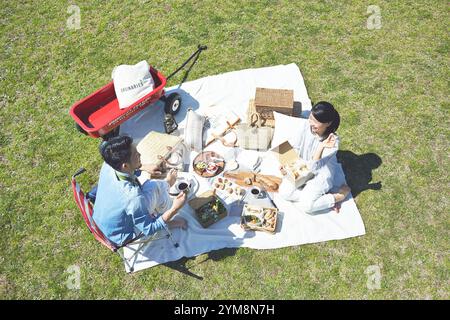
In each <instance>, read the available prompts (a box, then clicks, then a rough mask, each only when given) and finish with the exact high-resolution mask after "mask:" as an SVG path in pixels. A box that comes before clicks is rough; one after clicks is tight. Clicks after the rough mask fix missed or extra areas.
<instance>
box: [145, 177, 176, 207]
mask: <svg viewBox="0 0 450 320" xmlns="http://www.w3.org/2000/svg"><path fill="white" fill-rule="evenodd" d="M142 191H143V192H144V195H145V197H146V198H147V201H148V206H149V212H150V214H153V215H155V216H159V215H160V214H163V213H164V212H166V211H167V210H169V209H170V207H171V206H172V199H171V198H170V195H169V184H168V183H167V181H165V180H147V181H145V183H144V184H143V185H142Z"/></svg>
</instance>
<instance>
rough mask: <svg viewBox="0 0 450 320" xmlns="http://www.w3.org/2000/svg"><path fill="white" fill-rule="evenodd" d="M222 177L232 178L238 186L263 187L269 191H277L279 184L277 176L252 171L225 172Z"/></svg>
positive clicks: (279, 180)
mask: <svg viewBox="0 0 450 320" xmlns="http://www.w3.org/2000/svg"><path fill="white" fill-rule="evenodd" d="M224 177H225V178H228V179H233V180H234V182H236V184H238V185H240V186H243V187H251V186H257V187H260V188H264V189H265V190H267V191H269V192H277V191H278V188H279V187H280V184H281V178H279V177H276V176H270V175H264V174H259V173H253V172H250V171H240V172H225V173H224ZM247 179H249V180H247ZM245 180H247V181H248V182H251V184H248V183H246V181H245Z"/></svg>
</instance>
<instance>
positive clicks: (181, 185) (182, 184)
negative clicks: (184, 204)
mask: <svg viewBox="0 0 450 320" xmlns="http://www.w3.org/2000/svg"><path fill="white" fill-rule="evenodd" d="M176 186H177V190H178V191H179V192H186V193H188V192H189V188H190V183H189V181H187V180H180V181H178V182H177V185H176Z"/></svg>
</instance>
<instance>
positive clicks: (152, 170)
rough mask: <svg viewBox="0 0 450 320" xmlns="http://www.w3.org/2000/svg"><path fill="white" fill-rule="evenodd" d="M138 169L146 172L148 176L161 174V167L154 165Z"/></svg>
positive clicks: (145, 165) (144, 165)
mask: <svg viewBox="0 0 450 320" xmlns="http://www.w3.org/2000/svg"><path fill="white" fill-rule="evenodd" d="M140 169H141V170H144V171H145V172H148V173H149V174H150V175H158V174H161V166H160V165H156V164H143V165H142V166H141V168H140Z"/></svg>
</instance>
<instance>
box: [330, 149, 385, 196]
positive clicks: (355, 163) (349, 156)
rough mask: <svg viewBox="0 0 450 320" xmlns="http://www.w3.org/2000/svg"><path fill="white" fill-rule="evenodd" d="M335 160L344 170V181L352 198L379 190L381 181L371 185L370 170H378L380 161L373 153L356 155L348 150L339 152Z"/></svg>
mask: <svg viewBox="0 0 450 320" xmlns="http://www.w3.org/2000/svg"><path fill="white" fill-rule="evenodd" d="M336 156H337V159H338V161H339V162H340V163H341V165H342V169H343V170H344V174H345V179H346V180H347V184H348V186H349V187H350V188H351V190H352V195H353V197H354V198H356V197H357V196H358V194H360V193H361V192H363V191H365V190H369V189H370V190H380V189H381V187H382V185H381V181H378V182H375V183H371V181H372V170H373V169H376V168H378V167H379V166H380V165H381V163H382V160H381V158H380V157H379V156H378V155H377V154H375V153H366V154H362V155H357V154H355V153H353V152H351V151H348V150H339V151H338V152H337V155H336Z"/></svg>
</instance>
